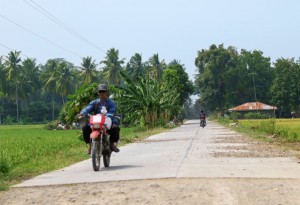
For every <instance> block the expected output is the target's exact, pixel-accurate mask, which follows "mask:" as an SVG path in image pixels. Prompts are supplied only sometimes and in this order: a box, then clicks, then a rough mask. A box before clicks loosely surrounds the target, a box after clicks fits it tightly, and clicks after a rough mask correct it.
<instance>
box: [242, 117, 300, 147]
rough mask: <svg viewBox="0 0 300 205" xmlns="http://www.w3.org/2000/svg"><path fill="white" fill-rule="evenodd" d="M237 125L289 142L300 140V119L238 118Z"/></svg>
mask: <svg viewBox="0 0 300 205" xmlns="http://www.w3.org/2000/svg"><path fill="white" fill-rule="evenodd" d="M238 123H239V127H241V128H246V129H252V130H254V131H260V132H263V133H266V134H271V135H274V136H275V137H279V138H282V139H284V140H286V141H289V142H300V119H298V118H295V119H260V120H239V121H238Z"/></svg>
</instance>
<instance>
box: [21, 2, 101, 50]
mask: <svg viewBox="0 0 300 205" xmlns="http://www.w3.org/2000/svg"><path fill="white" fill-rule="evenodd" d="M23 1H24V2H25V3H27V4H28V5H30V6H31V7H32V8H34V9H35V10H36V11H38V12H40V13H41V14H43V15H44V16H46V17H47V18H48V19H50V20H51V21H52V22H54V23H56V24H57V25H59V26H60V27H62V28H63V29H65V30H66V31H68V32H69V33H71V34H73V35H74V36H76V37H78V38H79V39H81V40H82V41H84V42H85V43H87V44H89V45H91V46H93V47H94V48H96V49H97V50H99V51H101V52H104V53H105V51H104V50H103V49H101V48H99V47H98V46H96V45H95V44H94V43H92V42H90V41H89V40H87V39H86V38H84V37H83V36H81V35H80V34H78V33H77V32H76V31H74V30H73V29H72V28H71V27H69V26H67V25H66V24H65V23H63V22H62V21H61V20H59V19H58V18H56V17H55V16H54V15H52V14H51V13H49V12H48V11H47V10H46V9H44V8H43V7H41V6H40V5H39V4H37V3H36V2H34V1H33V0H30V1H31V2H32V3H33V4H35V6H34V5H32V4H31V3H29V2H28V1H26V0H23ZM37 7H38V8H37Z"/></svg>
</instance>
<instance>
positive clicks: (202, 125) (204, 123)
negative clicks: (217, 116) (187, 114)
mask: <svg viewBox="0 0 300 205" xmlns="http://www.w3.org/2000/svg"><path fill="white" fill-rule="evenodd" d="M205 126H206V120H204V119H201V121H200V127H202V128H204V127H205Z"/></svg>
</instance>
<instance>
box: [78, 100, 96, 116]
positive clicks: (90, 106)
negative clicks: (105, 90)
mask: <svg viewBox="0 0 300 205" xmlns="http://www.w3.org/2000/svg"><path fill="white" fill-rule="evenodd" d="M96 101H97V100H93V101H91V102H90V104H88V106H86V107H85V108H83V109H82V110H81V111H80V114H82V115H86V114H89V113H91V112H92V111H93V110H94V109H95V106H96Z"/></svg>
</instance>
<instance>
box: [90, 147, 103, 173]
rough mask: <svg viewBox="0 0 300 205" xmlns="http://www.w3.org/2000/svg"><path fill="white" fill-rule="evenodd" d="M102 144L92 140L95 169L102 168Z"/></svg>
mask: <svg viewBox="0 0 300 205" xmlns="http://www.w3.org/2000/svg"><path fill="white" fill-rule="evenodd" d="M101 152H102V144H101V143H99V142H98V141H93V142H92V164H93V169H94V171H99V170H100V162H101Z"/></svg>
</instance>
